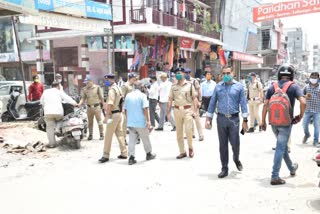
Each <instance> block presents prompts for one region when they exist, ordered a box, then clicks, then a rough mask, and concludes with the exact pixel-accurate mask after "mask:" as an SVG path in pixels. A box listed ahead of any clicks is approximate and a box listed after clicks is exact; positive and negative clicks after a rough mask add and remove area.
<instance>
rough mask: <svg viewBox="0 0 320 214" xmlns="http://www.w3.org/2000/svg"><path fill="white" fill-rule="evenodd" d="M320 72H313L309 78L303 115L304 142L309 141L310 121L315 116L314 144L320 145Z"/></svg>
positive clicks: (305, 91) (304, 92)
mask: <svg viewBox="0 0 320 214" xmlns="http://www.w3.org/2000/svg"><path fill="white" fill-rule="evenodd" d="M318 81H319V73H318V72H312V73H311V74H310V78H309V82H310V83H309V84H308V85H307V86H306V87H305V88H304V90H303V94H304V97H305V98H306V104H307V107H306V111H305V112H304V117H303V123H302V124H303V130H304V137H303V140H302V143H307V140H308V138H309V137H310V132H309V123H310V120H311V118H313V126H314V134H313V145H314V146H317V145H319V128H320V87H319V83H318Z"/></svg>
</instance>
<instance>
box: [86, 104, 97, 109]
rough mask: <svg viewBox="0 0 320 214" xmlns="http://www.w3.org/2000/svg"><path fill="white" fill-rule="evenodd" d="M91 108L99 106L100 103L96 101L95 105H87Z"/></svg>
mask: <svg viewBox="0 0 320 214" xmlns="http://www.w3.org/2000/svg"><path fill="white" fill-rule="evenodd" d="M87 106H88V107H89V108H94V107H97V106H100V103H96V104H93V105H87Z"/></svg>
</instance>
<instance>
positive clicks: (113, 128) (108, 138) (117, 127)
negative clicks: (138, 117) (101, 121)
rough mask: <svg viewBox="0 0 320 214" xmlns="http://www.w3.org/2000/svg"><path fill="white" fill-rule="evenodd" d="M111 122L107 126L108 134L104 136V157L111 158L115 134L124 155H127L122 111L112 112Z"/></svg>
mask: <svg viewBox="0 0 320 214" xmlns="http://www.w3.org/2000/svg"><path fill="white" fill-rule="evenodd" d="M111 119H112V121H111V123H108V124H107V126H106V134H105V138H104V148H103V157H105V158H109V157H110V151H111V144H112V138H113V134H115V135H116V137H117V139H118V143H119V147H120V152H121V155H122V156H125V157H126V156H127V148H126V145H125V141H124V140H125V139H124V132H123V130H122V123H121V122H122V113H120V112H119V113H115V114H112V117H111Z"/></svg>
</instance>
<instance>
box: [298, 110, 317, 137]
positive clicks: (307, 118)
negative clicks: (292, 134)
mask: <svg viewBox="0 0 320 214" xmlns="http://www.w3.org/2000/svg"><path fill="white" fill-rule="evenodd" d="M312 117H313V126H314V135H313V142H314V143H318V142H319V128H320V113H313V112H305V113H304V116H303V122H302V125H303V130H304V134H305V135H306V136H308V137H310V132H309V123H310V120H311V118H312Z"/></svg>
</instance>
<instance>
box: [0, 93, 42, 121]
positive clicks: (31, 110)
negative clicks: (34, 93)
mask: <svg viewBox="0 0 320 214" xmlns="http://www.w3.org/2000/svg"><path fill="white" fill-rule="evenodd" d="M20 95H21V93H20V92H19V91H13V92H12V93H11V94H10V99H9V100H8V104H7V111H6V112H4V113H3V114H2V115H1V121H2V122H11V121H26V120H38V119H39V117H40V109H41V104H40V101H34V102H27V103H25V104H24V105H23V108H24V109H25V111H26V114H19V112H18V111H17V107H16V104H17V100H18V98H19V96H20Z"/></svg>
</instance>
